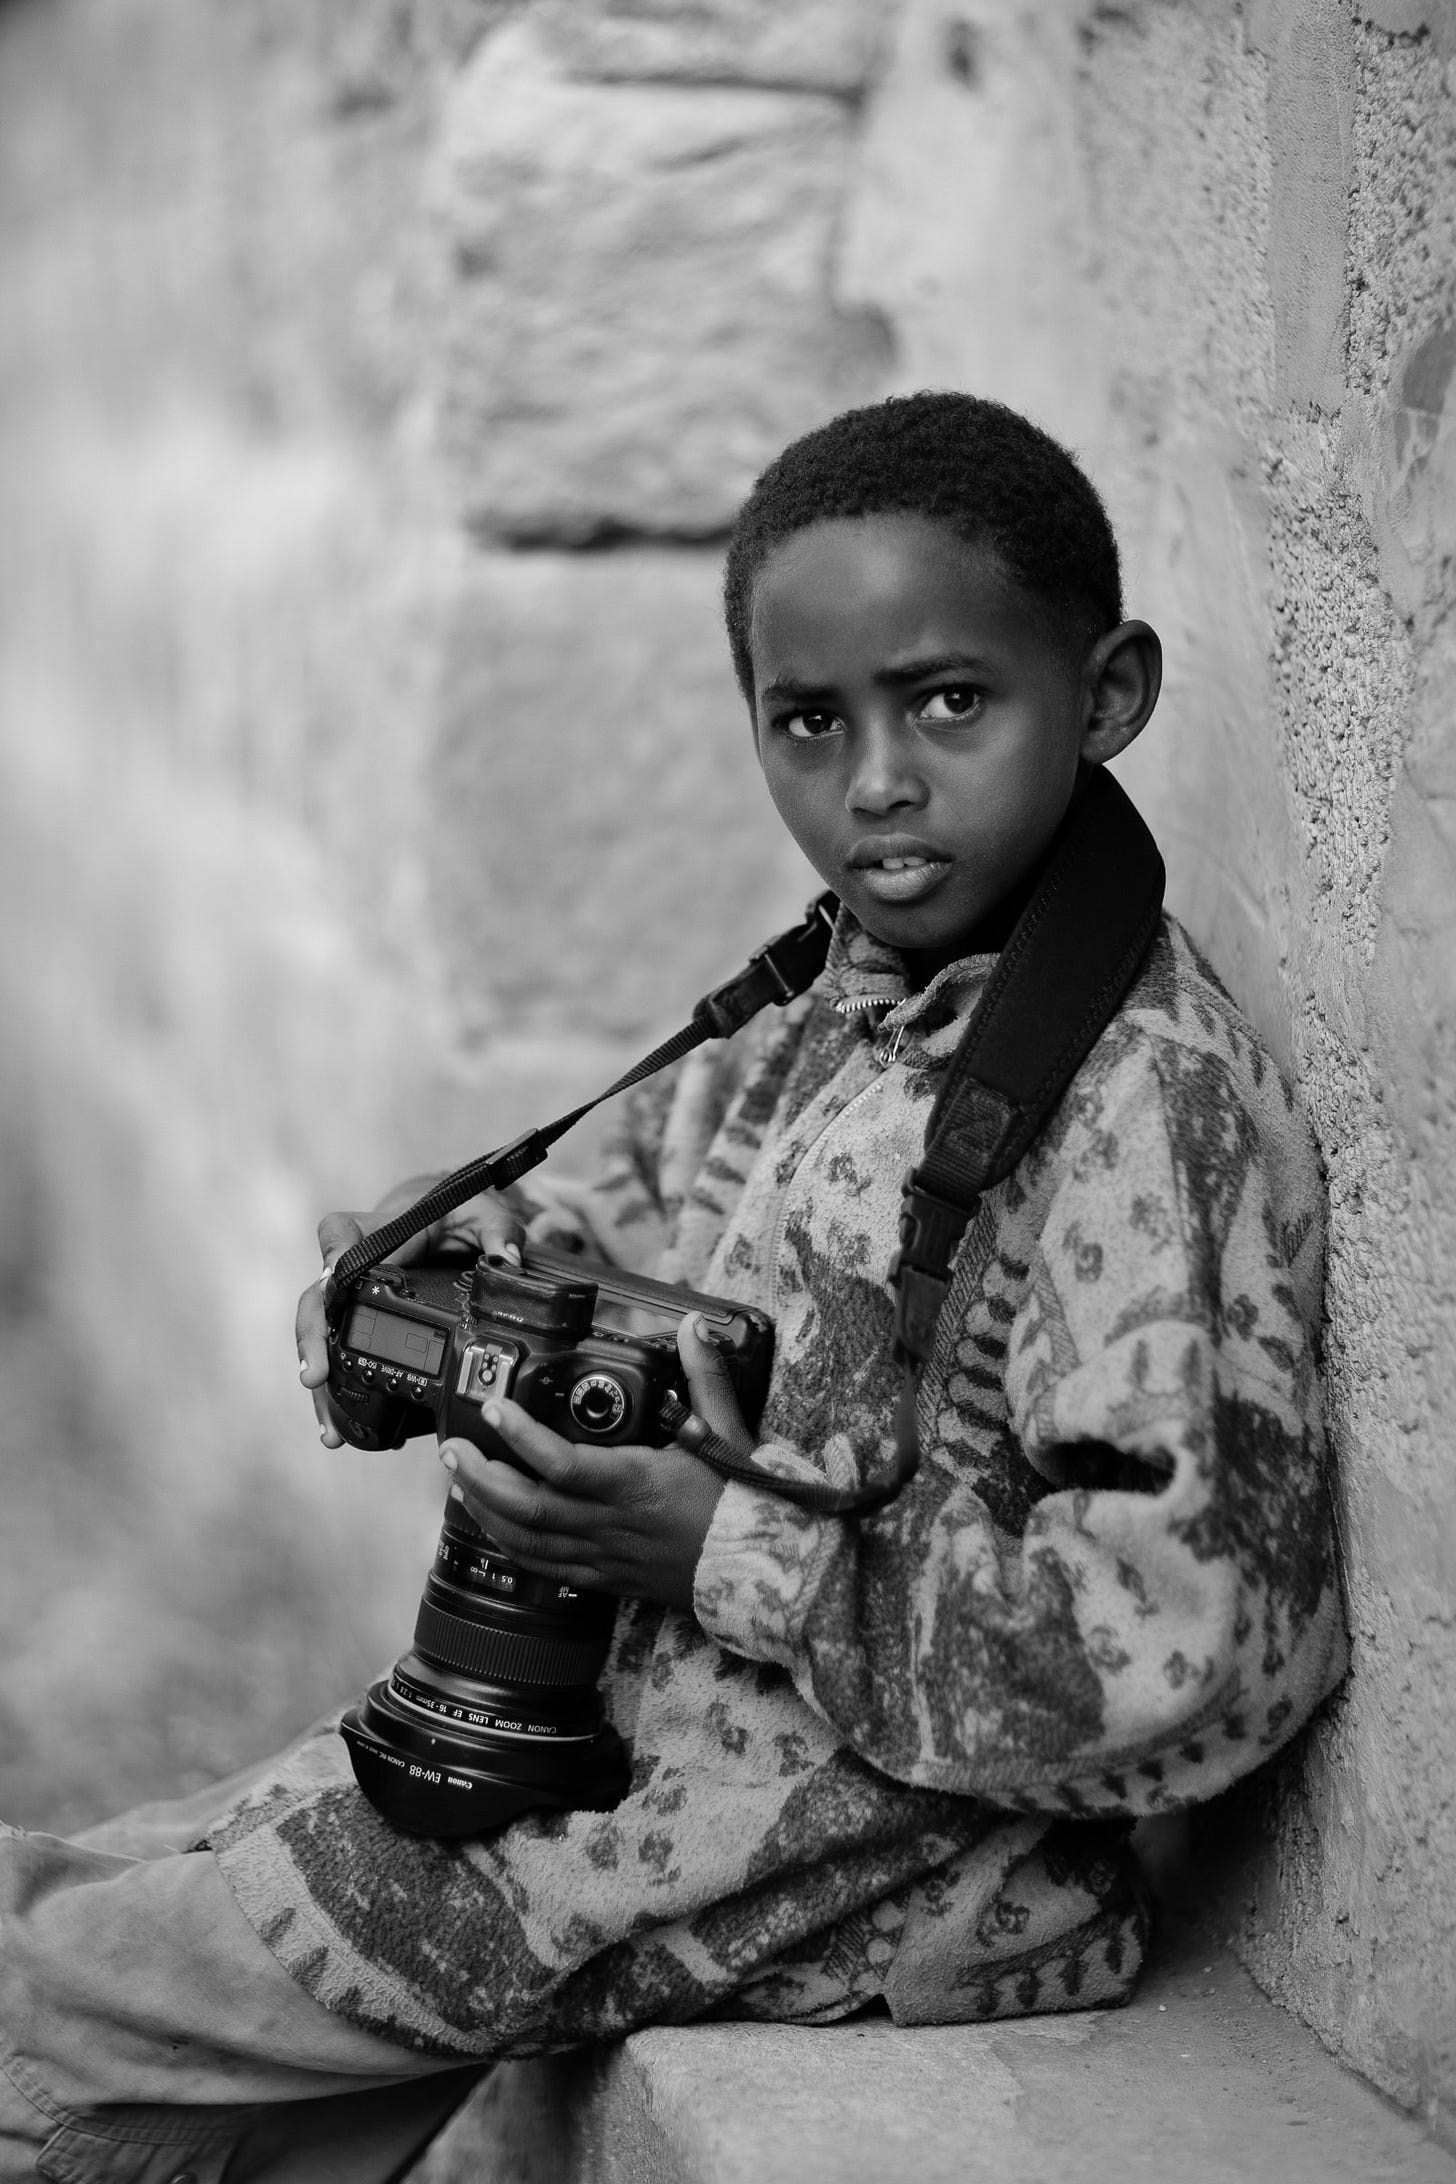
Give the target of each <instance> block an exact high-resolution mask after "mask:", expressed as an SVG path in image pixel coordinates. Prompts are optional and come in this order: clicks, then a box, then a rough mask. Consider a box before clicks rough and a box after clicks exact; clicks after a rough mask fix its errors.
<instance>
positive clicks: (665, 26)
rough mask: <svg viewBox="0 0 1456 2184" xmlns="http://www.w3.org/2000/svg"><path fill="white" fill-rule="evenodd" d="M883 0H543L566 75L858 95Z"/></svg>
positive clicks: (544, 19) (547, 30)
mask: <svg viewBox="0 0 1456 2184" xmlns="http://www.w3.org/2000/svg"><path fill="white" fill-rule="evenodd" d="M885 14H886V7H885V5H884V0H799V4H798V5H797V6H793V7H785V6H784V5H783V0H544V4H543V5H541V6H539V7H538V8H537V11H536V20H537V22H538V23H539V24H540V26H541V28H542V31H543V32H544V34H545V36H546V37H547V39H548V40H549V42H550V44H551V46H552V49H553V50H554V51H555V52H556V53H557V54H558V55H559V56H560V57H561V60H562V62H563V63H564V65H565V67H566V68H567V70H568V72H569V73H570V74H572V75H574V76H582V77H586V78H590V79H594V80H595V81H597V82H642V81H650V80H659V81H661V80H665V81H669V82H674V81H675V82H679V83H683V82H687V83H759V84H768V85H771V86H773V87H774V88H776V89H779V90H785V89H794V90H802V91H832V92H837V93H839V94H841V95H842V96H852V95H854V94H855V93H857V92H858V91H860V90H862V89H863V87H864V85H865V82H866V80H867V78H868V77H869V75H870V73H871V70H872V69H873V66H874V61H875V57H876V51H877V47H878V43H879V35H880V30H881V27H882V20H883V18H884V16H885Z"/></svg>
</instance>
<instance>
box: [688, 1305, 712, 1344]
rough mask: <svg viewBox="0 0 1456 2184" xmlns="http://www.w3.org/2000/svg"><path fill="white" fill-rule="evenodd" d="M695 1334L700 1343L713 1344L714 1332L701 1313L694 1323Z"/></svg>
mask: <svg viewBox="0 0 1456 2184" xmlns="http://www.w3.org/2000/svg"><path fill="white" fill-rule="evenodd" d="M693 1333H694V1334H695V1335H696V1336H697V1338H698V1340H699V1342H711V1341H712V1339H713V1330H712V1328H711V1327H710V1326H709V1325H708V1323H707V1321H706V1320H705V1319H704V1317H703V1315H702V1313H701V1312H699V1314H698V1316H697V1318H696V1319H695V1320H694V1321H693Z"/></svg>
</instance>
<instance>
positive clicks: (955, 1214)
mask: <svg viewBox="0 0 1456 2184" xmlns="http://www.w3.org/2000/svg"><path fill="white" fill-rule="evenodd" d="M901 1189H902V1191H903V1194H904V1195H903V1197H902V1198H901V1201H900V1248H899V1250H898V1251H897V1252H896V1253H895V1256H894V1258H893V1259H892V1260H891V1262H890V1279H891V1281H892V1282H893V1281H898V1279H899V1277H900V1271H901V1269H902V1268H903V1267H914V1268H915V1270H916V1271H917V1273H923V1274H935V1275H939V1276H940V1278H941V1279H942V1281H944V1280H947V1279H948V1278H949V1275H950V1263H951V1260H952V1259H953V1258H954V1257H955V1255H956V1251H957V1248H958V1247H959V1244H960V1240H961V1238H962V1237H963V1236H964V1235H965V1233H966V1223H967V1222H968V1221H969V1220H970V1218H971V1216H972V1214H974V1213H975V1212H976V1211H977V1210H978V1208H979V1207H980V1203H981V1199H980V1194H979V1192H978V1193H977V1194H976V1196H975V1197H974V1198H972V1199H971V1200H970V1201H969V1202H968V1203H966V1204H961V1205H956V1204H953V1203H952V1201H951V1200H950V1199H948V1198H942V1197H940V1196H939V1194H938V1193H937V1192H935V1191H931V1190H927V1189H926V1187H925V1185H924V1184H923V1183H922V1182H920V1180H919V1171H918V1169H915V1168H907V1169H906V1171H905V1181H904V1183H903V1184H902V1185H901Z"/></svg>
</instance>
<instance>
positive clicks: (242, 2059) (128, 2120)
mask: <svg viewBox="0 0 1456 2184" xmlns="http://www.w3.org/2000/svg"><path fill="white" fill-rule="evenodd" d="M274 1765H276V1761H275V1760H273V1759H269V1760H267V1761H265V1762H263V1763H262V1764H261V1765H260V1766H258V1767H256V1768H250V1769H246V1770H244V1771H243V1773H241V1774H239V1775H234V1776H232V1777H230V1778H229V1779H228V1780H227V1781H225V1782H221V1783H217V1784H214V1785H213V1786H212V1787H210V1788H209V1789H207V1790H204V1791H202V1792H201V1793H199V1794H198V1795H197V1796H195V1797H192V1798H187V1799H182V1800H179V1801H177V1802H174V1803H170V1804H164V1805H154V1806H144V1807H141V1808H140V1809H139V1810H137V1811H136V1812H132V1813H127V1814H124V1815H123V1816H122V1817H121V1818H120V1819H117V1820H113V1821H107V1822H105V1823H103V1824H102V1825H101V1826H100V1827H97V1828H92V1829H89V1830H88V1831H87V1832H86V1833H85V1834H83V1835H80V1836H78V1837H76V1838H75V1839H74V1840H69V1841H68V1840H63V1839H62V1838H61V1837H59V1836H54V1835H41V1834H31V1833H20V1832H18V1831H16V1830H14V1829H5V1828H0V2184H21V2180H22V2179H26V2180H29V2179H33V2178H36V2177H40V2178H47V2179H54V2180H56V2184H387V2180H388V2179H390V2178H396V2177H400V2176H402V2175H403V2174H404V2173H405V2172H406V2170H407V2169H408V2168H409V2167H410V2165H411V2163H412V2162H413V2161H414V2159H415V2158H416V2156H417V2155H418V2154H419V2153H420V2152H421V2151H422V2150H423V2148H424V2147H425V2146H426V2145H427V2144H428V2143H429V2141H430V2139H431V2138H433V2137H434V2135H435V2133H436V2132H437V2131H438V2130H440V2129H441V2127H442V2126H443V2125H444V2124H445V2123H446V2122H447V2121H448V2119H449V2117H450V2116H451V2115H452V2114H453V2113H454V2111H455V2109H456V2108H458V2107H459V2105H460V2103H461V2102H462V2101H463V2100H464V2099H465V2098H466V2097H467V2095H468V2094H469V2093H470V2091H471V2090H472V2088H473V2087H474V2086H475V2085H476V2084H477V2083H478V2081H479V2079H480V2077H481V2076H482V2075H483V2072H482V2070H480V2069H475V2068H469V2069H464V2070H462V2069H461V2068H460V2067H459V2066H458V2065H451V2064H441V2063H439V2062H434V2061H431V2060H429V2059H427V2058H424V2057H421V2056H417V2055H413V2054H411V2053H410V2052H409V2050H407V2049H404V2048H399V2047H395V2046H393V2045H392V2044H391V2043H390V2042H388V2041H385V2040H381V2039H379V2038H377V2037H376V2036H375V2035H374V2034H372V2033H366V2032H362V2031H360V2030H358V2029H357V2028H356V2027H354V2026H352V2025H350V2024H348V2023H347V2022H346V2021H345V2020H344V2019H343V2018H341V2017H337V2016H335V2015H334V2014H333V2013H332V2012H331V2011H328V2010H325V2009H322V2008H321V2007H320V2006H319V2004H318V2003H316V2002H315V2001H313V2000H312V1998H311V1997H310V1996H309V1995H308V1994H306V1993H305V1991H304V1990H303V1988H302V1987H300V1986H299V1985H297V1984H296V1982H295V1981H294V1980H293V1979H291V1978H290V1977H289V1975H288V1974H287V1973H286V1972H285V1971H284V1970H283V1969H282V1967H281V1966H280V1965H279V1964H278V1963H277V1961H276V1960H275V1958H274V1957H273V1956H272V1955H271V1954H270V1952H269V1951H268V1949H267V1948H266V1947H265V1946H264V1944H263V1943H262V1942H261V1941H260V1940H259V1939H258V1936H257V1935H256V1934H255V1933H254V1931H253V1929H252V1927H251V1926H250V1925H249V1924H248V1922H247V1920H246V1919H245V1918H244V1917H243V1914H242V1913H241V1911H239V1909H238V1907H237V1905H236V1904H235V1903H234V1901H233V1898H232V1894H231V1892H230V1890H229V1889H228V1886H227V1883H226V1882H225V1881H224V1879H223V1877H222V1875H221V1873H220V1872H219V1870H218V1867H217V1862H216V1860H215V1859H214V1858H213V1857H212V1855H211V1854H210V1852H207V1851H196V1850H189V1849H187V1848H186V1847H185V1846H186V1845H187V1844H189V1843H194V1842H196V1841H197V1840H198V1839H199V1838H200V1837H202V1836H204V1835H205V1834H206V1832H207V1828H208V1825H209V1822H210V1821H211V1820H212V1819H214V1818H216V1817H217V1816H218V1815H219V1814H221V1813H222V1812H223V1811H224V1810H225V1809H226V1807H227V1806H228V1805H229V1804H230V1803H231V1802H232V1801H233V1799H234V1798H235V1797H236V1796H238V1795H239V1794H240V1792H241V1791H243V1790H245V1789H246V1788H248V1787H249V1785H250V1783H251V1782H253V1781H254V1780H256V1779H257V1778H258V1777H259V1776H261V1774H262V1773H263V1772H264V1771H265V1769H267V1768H271V1767H273V1766H274Z"/></svg>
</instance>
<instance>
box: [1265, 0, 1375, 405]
mask: <svg viewBox="0 0 1456 2184" xmlns="http://www.w3.org/2000/svg"><path fill="white" fill-rule="evenodd" d="M1250 37H1251V39H1252V40H1253V41H1254V42H1255V43H1257V45H1258V47H1259V50H1260V51H1262V52H1264V53H1265V54H1267V56H1268V59H1269V149H1270V153H1271V158H1272V171H1271V176H1270V189H1269V288H1270V292H1271V295H1272V297H1273V301H1274V319H1275V343H1276V373H1277V387H1278V394H1279V397H1280V399H1281V400H1282V401H1284V402H1286V403H1289V404H1290V405H1291V406H1294V407H1301V406H1302V405H1304V404H1305V403H1308V402H1312V403H1314V404H1315V405H1316V406H1317V407H1319V408H1321V409H1325V410H1338V409H1339V407H1340V404H1341V401H1342V400H1343V398H1344V393H1345V337H1346V332H1347V311H1348V294H1347V288H1346V277H1345V242H1346V234H1347V228H1348V198H1349V190H1350V173H1351V166H1352V158H1353V153H1352V136H1353V130H1354V109H1355V55H1354V42H1355V29H1354V21H1353V18H1352V16H1351V14H1350V11H1349V9H1348V8H1347V7H1344V6H1342V5H1341V4H1340V0H1313V4H1311V0H1267V4H1266V5H1265V6H1264V7H1262V8H1261V9H1260V10H1259V13H1258V16H1257V18H1256V19H1255V20H1254V21H1253V22H1252V23H1251V26H1250Z"/></svg>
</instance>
